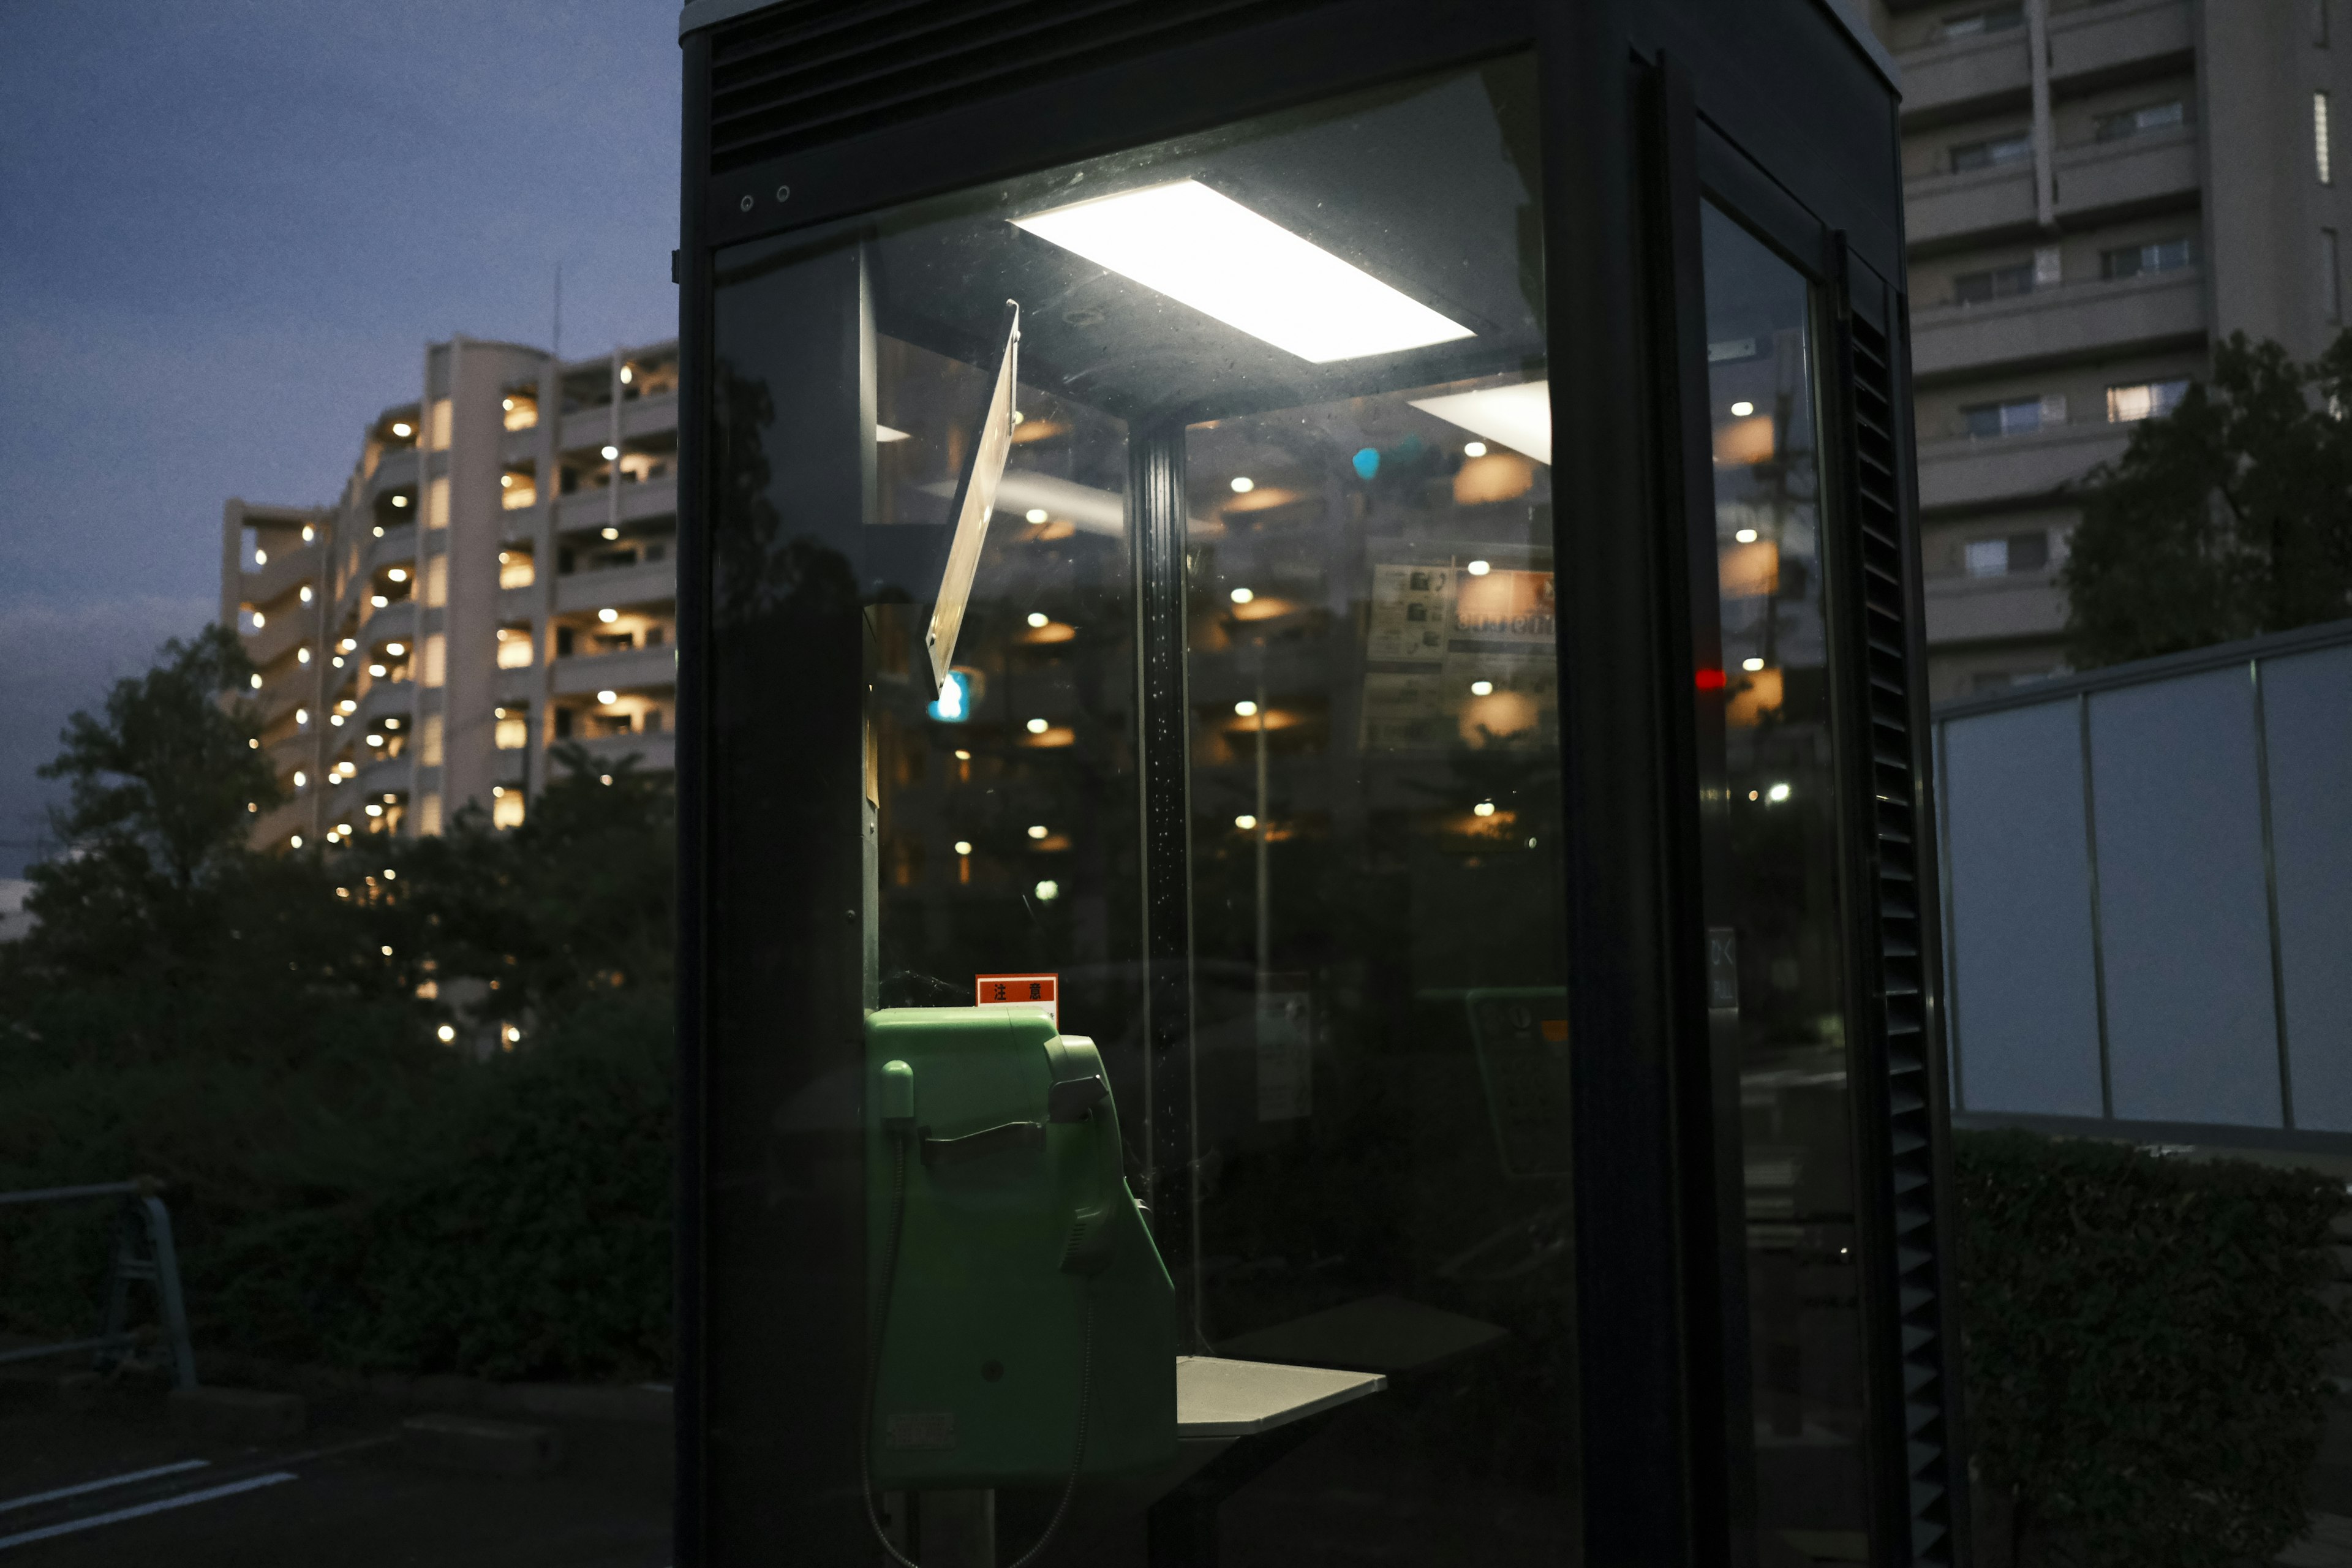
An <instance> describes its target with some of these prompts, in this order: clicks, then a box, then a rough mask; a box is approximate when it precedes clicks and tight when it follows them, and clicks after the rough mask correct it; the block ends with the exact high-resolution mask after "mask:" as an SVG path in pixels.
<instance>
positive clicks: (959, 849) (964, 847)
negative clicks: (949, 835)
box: [956, 838, 971, 855]
mask: <svg viewBox="0 0 2352 1568" xmlns="http://www.w3.org/2000/svg"><path fill="white" fill-rule="evenodd" d="M956 853H957V854H959V855H969V854H971V839H969V838H959V839H957V840H956Z"/></svg>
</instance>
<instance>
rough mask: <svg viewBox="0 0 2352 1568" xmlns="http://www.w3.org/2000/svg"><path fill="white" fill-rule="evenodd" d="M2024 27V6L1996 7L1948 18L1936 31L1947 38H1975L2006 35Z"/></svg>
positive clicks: (1966, 12)
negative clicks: (1987, 35) (1989, 34)
mask: <svg viewBox="0 0 2352 1568" xmlns="http://www.w3.org/2000/svg"><path fill="white" fill-rule="evenodd" d="M2022 26H2025V7H2024V6H2022V5H1994V6H1991V7H1989V8H1988V9H1986V10H1982V11H1963V12H1961V13H1960V14H1959V15H1958V16H1947V17H1945V18H1944V20H1943V22H1942V23H1941V24H1940V25H1939V26H1937V29H1936V31H1937V34H1938V35H1939V36H1940V37H1947V38H1973V37H1978V36H1979V35H1981V34H1985V33H2005V32H2007V31H2008V30H2009V29H2010V28H2011V27H2022Z"/></svg>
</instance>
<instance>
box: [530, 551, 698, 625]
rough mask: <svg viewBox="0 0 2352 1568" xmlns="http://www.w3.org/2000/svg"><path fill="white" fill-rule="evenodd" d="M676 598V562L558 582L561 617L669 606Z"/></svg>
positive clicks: (614, 569) (610, 570)
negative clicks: (602, 610) (577, 613)
mask: <svg viewBox="0 0 2352 1568" xmlns="http://www.w3.org/2000/svg"><path fill="white" fill-rule="evenodd" d="M675 598H677V563H676V562H674V561H644V562H640V563H637V564H636V565H635V566H614V567H608V568H606V569H605V570H604V571H602V572H574V573H572V574H570V575H569V576H564V577H559V578H557V579H556V580H555V608H556V612H557V614H559V615H570V614H572V613H574V612H577V611H581V610H601V609H604V608H606V607H608V606H609V607H611V608H613V609H616V610H617V609H624V608H627V607H630V606H633V605H654V604H667V603H668V602H669V601H671V600H673V599H675Z"/></svg>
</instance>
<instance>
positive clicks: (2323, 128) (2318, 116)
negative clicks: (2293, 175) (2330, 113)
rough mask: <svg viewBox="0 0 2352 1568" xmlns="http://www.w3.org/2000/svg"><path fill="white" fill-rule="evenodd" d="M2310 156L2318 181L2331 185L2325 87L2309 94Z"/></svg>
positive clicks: (2334, 180)
mask: <svg viewBox="0 0 2352 1568" xmlns="http://www.w3.org/2000/svg"><path fill="white" fill-rule="evenodd" d="M2311 156H2312V160H2313V165H2314V167H2315V168H2316V169H2317V170H2318V173H2319V183H2320V184H2323V185H2332V184H2335V183H2336V171H2335V169H2334V167H2333V166H2332V165H2331V164H2330V163H2328V161H2327V91H2326V89H2325V88H2323V89H2320V90H2319V91H2317V92H2315V93H2313V94H2312V95H2311Z"/></svg>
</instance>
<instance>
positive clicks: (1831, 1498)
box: [1697, 207, 1867, 1565]
mask: <svg viewBox="0 0 2352 1568" xmlns="http://www.w3.org/2000/svg"><path fill="white" fill-rule="evenodd" d="M1703 236H1704V244H1705V257H1706V335H1707V395H1708V400H1709V409H1710V413H1711V416H1712V419H1711V423H1712V426H1713V430H1714V473H1715V532H1716V539H1715V549H1716V556H1717V583H1716V588H1715V592H1714V593H1713V594H1712V595H1708V597H1707V600H1706V602H1703V603H1702V604H1701V605H1699V606H1698V607H1697V608H1698V616H1699V618H1700V619H1701V620H1702V622H1703V623H1704V622H1713V623H1715V626H1716V628H1717V631H1718V632H1719V636H1720V639H1721V642H1720V654H1719V657H1720V660H1721V662H1720V663H1719V664H1716V663H1713V662H1712V660H1713V658H1715V657H1716V656H1715V655H1713V654H1706V653H1704V650H1705V649H1706V648H1707V647H1708V645H1709V644H1710V643H1712V641H1713V638H1712V637H1708V636H1706V634H1705V633H1702V636H1701V639H1700V640H1701V647H1702V650H1703V657H1702V659H1701V668H1702V675H1701V678H1700V685H1701V688H1702V693H1701V697H1702V700H1701V706H1700V723H1701V734H1700V737H1699V741H1700V747H1699V749H1700V754H1701V756H1702V758H1703V759H1711V763H1712V767H1711V769H1710V771H1711V772H1713V773H1714V779H1713V780H1711V781H1710V784H1711V785H1712V787H1710V788H1709V789H1708V791H1707V792H1706V794H1707V796H1708V797H1709V798H1708V799H1707V801H1706V810H1707V814H1708V818H1707V833H1706V839H1705V844H1706V887H1707V917H1706V918H1707V925H1708V927H1709V940H1710V946H1711V948H1712V950H1713V953H1714V963H1713V964H1712V965H1711V969H1712V970H1713V973H1711V975H1710V980H1711V986H1710V989H1711V993H1712V994H1710V997H1709V1002H1710V1005H1711V1006H1712V1009H1713V1016H1714V1019H1715V1027H1716V1032H1717V1042H1718V1048H1719V1049H1720V1048H1729V1049H1731V1050H1732V1051H1733V1052H1734V1053H1735V1054H1736V1060H1737V1063H1738V1079H1739V1105H1740V1132H1741V1140H1742V1160H1743V1164H1744V1171H1745V1183H1744V1190H1745V1194H1746V1205H1745V1206H1746V1213H1745V1215H1744V1216H1742V1217H1743V1223H1744V1226H1745V1230H1746V1236H1747V1251H1746V1256H1747V1279H1746V1294H1747V1302H1748V1325H1747V1326H1748V1362H1749V1372H1750V1376H1751V1384H1752V1387H1751V1393H1750V1399H1751V1404H1752V1415H1753V1416H1754V1430H1755V1454H1754V1458H1755V1484H1756V1531H1757V1541H1756V1560H1757V1561H1758V1562H1759V1563H1764V1564H1768V1565H1769V1564H1774V1563H1781V1564H1796V1563H1804V1562H1807V1561H1810V1560H1811V1559H1812V1558H1816V1557H1833V1558H1847V1557H1850V1558H1851V1559H1852V1560H1853V1561H1857V1562H1858V1561H1864V1560H1866V1557H1867V1553H1866V1552H1865V1551H1864V1548H1865V1546H1866V1544H1867V1532H1866V1520H1865V1517H1864V1504H1865V1481H1864V1445H1865V1442H1866V1436H1867V1434H1866V1430H1865V1416H1866V1406H1865V1400H1864V1387H1863V1372H1862V1365H1863V1363H1862V1322H1861V1300H1860V1290H1859V1269H1858V1266H1857V1262H1856V1259H1855V1257H1854V1247H1855V1245H1856V1228H1855V1215H1854V1163H1853V1161H1854V1148H1853V1123H1852V1116H1853V1104H1852V1092H1851V1089H1850V1088H1849V1084H1848V1078H1847V1065H1846V1016H1845V1002H1844V990H1843V987H1844V984H1845V979H1846V977H1845V974H1844V971H1843V963H1842V959H1841V947H1840V933H1841V931H1842V927H1841V924H1840V912H1839V900H1838V890H1837V880H1836V879H1837V875H1838V865H1839V858H1838V847H1837V838H1836V822H1837V817H1836V809H1835V797H1834V794H1833V789H1834V783H1835V773H1834V767H1833V762H1834V759H1833V750H1832V739H1833V738H1832V732H1831V722H1830V700H1831V699H1830V689H1829V668H1828V642H1827V638H1826V637H1825V635H1824V631H1825V628H1824V619H1823V614H1824V613H1823V602H1822V486H1821V475H1822V468H1821V451H1820V438H1819V426H1818V424H1817V414H1816V409H1815V405H1814V396H1815V391H1814V379H1813V378H1814V367H1813V364H1812V360H1811V331H1812V327H1811V314H1810V293H1809V289H1808V287H1807V284H1806V281H1805V279H1804V278H1803V277H1802V276H1801V275H1800V274H1799V273H1798V272H1797V270H1796V269H1795V268H1792V267H1790V265H1789V264H1788V263H1787V262H1785V261H1782V260H1781V259H1780V258H1778V257H1777V256H1775V255H1773V254H1772V253H1771V252H1770V251H1769V250H1768V249H1766V248H1765V247H1764V246H1763V245H1762V244H1761V243H1760V242H1759V241H1758V240H1757V239H1755V238H1754V237H1751V236H1750V235H1749V234H1748V232H1747V231H1746V230H1744V229H1742V228H1741V227H1740V226H1738V225H1737V224H1736V223H1734V222H1732V221H1731V220H1730V219H1729V218H1728V217H1727V216H1724V215H1723V214H1722V213H1720V212H1718V211H1717V210H1716V209H1715V208H1713V207H1708V208H1707V209H1706V214H1705V220H1704V227H1703ZM1717 780H1719V781H1720V782H1719V783H1716V782H1715V781H1717Z"/></svg>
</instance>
